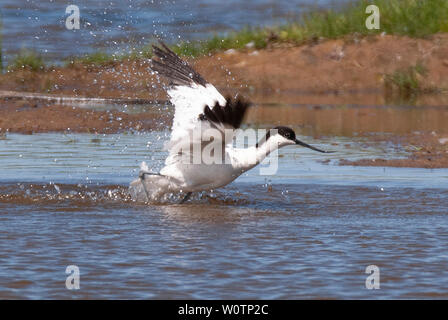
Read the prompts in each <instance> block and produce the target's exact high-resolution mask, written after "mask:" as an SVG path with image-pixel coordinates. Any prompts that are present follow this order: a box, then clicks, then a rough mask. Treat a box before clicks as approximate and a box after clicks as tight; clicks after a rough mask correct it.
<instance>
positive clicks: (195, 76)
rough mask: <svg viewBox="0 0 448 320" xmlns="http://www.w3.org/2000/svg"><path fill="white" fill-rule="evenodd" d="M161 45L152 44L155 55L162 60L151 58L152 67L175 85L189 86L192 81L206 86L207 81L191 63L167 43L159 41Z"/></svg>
mask: <svg viewBox="0 0 448 320" xmlns="http://www.w3.org/2000/svg"><path fill="white" fill-rule="evenodd" d="M159 42H160V45H161V47H157V46H155V45H153V46H152V48H153V53H154V56H155V57H157V58H158V59H159V60H160V61H158V60H154V59H151V62H152V66H151V69H152V70H154V71H156V72H158V73H159V74H160V75H162V76H164V77H166V78H167V79H168V80H170V81H171V83H172V84H173V85H180V86H189V85H191V83H192V82H194V83H196V84H199V85H202V86H204V87H205V85H206V84H207V81H206V80H205V79H204V78H203V77H202V76H201V75H200V74H199V73H198V72H196V71H195V70H194V69H193V68H192V67H190V65H189V64H188V63H187V62H186V61H184V60H182V59H181V58H179V56H178V55H177V54H175V53H174V52H173V51H172V50H171V49H170V48H168V47H167V45H166V44H165V43H163V42H162V41H159Z"/></svg>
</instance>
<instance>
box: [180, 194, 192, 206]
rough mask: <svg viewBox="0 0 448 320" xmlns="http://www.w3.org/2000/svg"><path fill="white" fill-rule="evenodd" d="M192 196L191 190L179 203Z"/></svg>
mask: <svg viewBox="0 0 448 320" xmlns="http://www.w3.org/2000/svg"><path fill="white" fill-rule="evenodd" d="M190 197H191V192H188V193H187V194H186V195H185V197H184V198H183V199H182V201H181V202H180V203H179V204H182V203H184V202H185V201H187V200H188V199H190Z"/></svg>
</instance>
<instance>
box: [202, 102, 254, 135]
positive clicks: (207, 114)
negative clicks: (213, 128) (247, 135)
mask: <svg viewBox="0 0 448 320" xmlns="http://www.w3.org/2000/svg"><path fill="white" fill-rule="evenodd" d="M249 107H250V102H248V101H245V100H243V99H241V98H240V97H238V98H237V99H232V98H231V97H227V98H226V105H225V106H224V107H221V106H220V105H219V103H218V102H216V104H215V105H214V106H213V107H212V108H211V109H210V107H209V106H205V108H204V112H203V113H201V114H200V115H199V120H201V121H210V122H212V123H215V124H224V125H229V126H231V127H233V128H234V129H238V128H239V127H240V126H241V123H242V122H243V118H244V115H245V114H246V111H247V109H248V108H249Z"/></svg>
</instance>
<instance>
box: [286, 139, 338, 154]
mask: <svg viewBox="0 0 448 320" xmlns="http://www.w3.org/2000/svg"><path fill="white" fill-rule="evenodd" d="M295 141H296V144H298V145H299V146H302V147H305V148H308V149H311V150H314V151H317V152H322V153H333V152H334V151H325V150H321V149H318V148H316V147H313V146H310V145H309V144H306V143H305V142H302V141H300V140H298V139H296V140H295Z"/></svg>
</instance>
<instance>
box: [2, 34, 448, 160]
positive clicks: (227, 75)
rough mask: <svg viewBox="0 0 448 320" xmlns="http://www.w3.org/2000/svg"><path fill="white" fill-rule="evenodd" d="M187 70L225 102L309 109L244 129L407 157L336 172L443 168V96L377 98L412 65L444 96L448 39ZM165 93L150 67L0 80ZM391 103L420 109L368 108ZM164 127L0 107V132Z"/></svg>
mask: <svg viewBox="0 0 448 320" xmlns="http://www.w3.org/2000/svg"><path fill="white" fill-rule="evenodd" d="M190 62H192V63H193V64H194V66H195V68H196V69H197V70H198V71H199V72H200V73H201V74H203V75H204V76H205V77H206V78H207V80H208V81H209V82H212V83H214V84H215V85H216V86H217V87H218V88H219V89H220V90H221V91H222V92H223V93H224V94H229V93H235V92H240V93H242V94H243V95H245V96H247V97H249V98H250V99H251V100H252V101H253V102H254V104H255V105H256V106H257V105H260V104H264V105H266V104H270V103H273V104H293V105H301V104H303V105H308V106H309V107H306V108H296V107H295V106H290V107H286V108H282V109H279V108H277V107H275V106H273V107H271V108H253V109H252V110H251V111H250V112H249V114H248V117H247V121H248V122H249V123H252V124H257V123H259V124H267V123H269V124H279V123H281V124H285V125H291V126H294V127H296V128H298V129H299V130H301V133H302V134H310V135H314V136H319V135H342V136H354V135H368V134H369V133H380V135H375V138H372V139H370V140H371V143H376V142H380V140H381V141H382V142H384V141H390V142H392V143H395V144H397V145H402V146H404V147H406V150H407V151H408V152H409V158H408V159H399V160H393V159H392V160H389V159H387V160H386V159H376V160H375V161H372V160H359V161H350V160H349V159H345V160H341V162H340V163H341V164H343V165H363V166H366V165H368V166H407V167H426V168H445V167H448V160H447V158H448V157H447V156H448V154H447V148H448V143H445V142H444V141H445V140H444V139H445V137H446V136H448V131H447V130H448V129H446V127H447V126H446V125H445V124H446V123H447V116H448V111H446V108H445V107H444V106H446V105H448V95H446V94H443V93H439V94H422V95H416V96H414V97H412V98H411V100H410V101H404V102H403V101H401V100H400V99H401V98H400V97H398V98H397V97H396V96H393V95H392V96H391V95H388V94H387V92H385V90H384V88H385V86H384V79H385V75H386V74H391V73H393V72H394V71H396V70H400V69H403V68H406V67H409V66H413V65H415V64H416V63H420V64H422V65H424V66H425V68H426V69H427V74H426V76H424V77H421V78H420V79H419V81H420V84H421V86H422V88H432V89H437V90H436V91H439V92H443V91H444V90H446V89H447V88H448V35H447V34H439V35H435V36H433V37H431V38H428V39H412V38H408V37H397V36H389V35H386V36H375V37H366V38H360V39H357V38H356V37H353V36H351V37H348V38H345V39H340V40H326V41H318V42H316V43H309V44H305V45H302V46H295V47H294V46H288V45H282V46H279V47H270V48H268V49H265V50H258V51H257V50H253V49H251V50H245V51H233V50H231V51H227V52H221V53H216V54H213V55H210V56H205V57H201V58H198V59H196V60H194V61H193V60H191V61H190ZM162 85H163V82H162V83H161V82H160V81H159V79H157V77H156V76H154V75H152V74H151V71H150V69H149V61H148V60H129V61H122V62H112V63H109V64H106V65H103V66H91V65H90V66H89V65H83V64H75V65H71V66H68V67H53V68H48V69H46V70H44V71H39V72H33V71H30V70H19V71H10V72H7V73H6V74H3V75H1V76H0V90H12V91H15V92H19V96H20V93H23V94H24V95H25V94H26V93H29V92H35V93H42V94H45V95H47V96H54V97H60V96H70V97H87V98H119V99H145V100H148V101H154V100H163V99H166V94H165V92H164V90H163V87H162ZM395 104H400V105H403V104H405V105H406V104H412V105H413V106H417V108H415V107H414V108H413V109H412V110H410V111H409V112H408V111H406V110H405V109H403V107H400V108H396V107H382V108H377V107H375V106H383V105H395ZM328 105H331V106H333V107H326V106H328ZM357 106H360V107H357ZM361 106H362V107H361ZM370 106H371V107H370ZM285 110H286V111H285ZM169 122H170V115H169V114H168V113H166V114H164V113H161V114H155V113H150V112H143V113H139V114H129V113H125V112H120V111H97V110H88V109H84V108H79V107H72V106H67V105H61V104H59V103H55V102H47V103H45V102H41V101H36V100H33V99H32V100H30V99H23V100H20V97H15V98H14V99H13V100H11V99H2V100H0V132H1V131H3V132H6V131H7V132H18V133H37V132H52V131H62V132H64V131H71V132H97V133H113V132H122V131H126V130H136V131H145V130H153V129H157V128H161V127H166V126H167V125H169ZM416 131H418V133H415V132H416ZM381 133H387V134H384V135H383V134H381ZM379 137H382V138H379ZM385 158H387V157H385Z"/></svg>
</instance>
